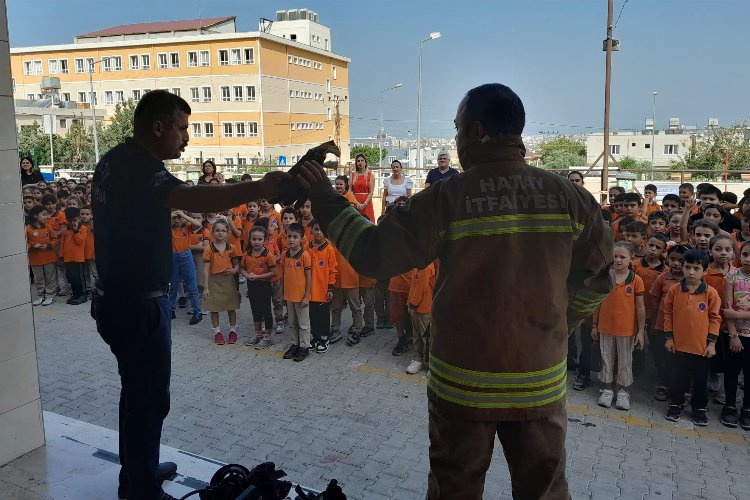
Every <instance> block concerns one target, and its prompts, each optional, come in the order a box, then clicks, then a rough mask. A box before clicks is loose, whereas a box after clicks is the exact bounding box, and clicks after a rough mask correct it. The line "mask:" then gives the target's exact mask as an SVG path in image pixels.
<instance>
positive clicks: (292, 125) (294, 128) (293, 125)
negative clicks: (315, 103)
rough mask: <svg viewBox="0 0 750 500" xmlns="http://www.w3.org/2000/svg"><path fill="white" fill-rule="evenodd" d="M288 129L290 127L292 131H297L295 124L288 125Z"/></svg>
mask: <svg viewBox="0 0 750 500" xmlns="http://www.w3.org/2000/svg"><path fill="white" fill-rule="evenodd" d="M289 127H290V128H291V129H292V130H297V124H296V123H290V124H289Z"/></svg>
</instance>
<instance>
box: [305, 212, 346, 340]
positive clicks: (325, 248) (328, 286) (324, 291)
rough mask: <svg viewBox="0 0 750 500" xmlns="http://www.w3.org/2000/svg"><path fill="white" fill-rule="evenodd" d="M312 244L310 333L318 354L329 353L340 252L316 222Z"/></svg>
mask: <svg viewBox="0 0 750 500" xmlns="http://www.w3.org/2000/svg"><path fill="white" fill-rule="evenodd" d="M308 227H310V236H311V237H312V241H311V242H310V243H309V244H308V246H307V253H309V254H310V262H311V263H312V269H311V273H310V275H311V279H312V286H311V287H310V333H311V334H312V339H313V340H312V346H313V347H314V348H315V351H316V352H318V353H320V354H323V353H325V352H328V333H329V331H330V321H331V301H332V300H333V285H335V284H336V274H337V273H338V270H337V263H336V251H335V250H334V249H333V246H332V245H331V244H330V243H329V242H328V241H327V240H326V239H325V236H323V232H322V231H321V230H320V225H319V224H318V223H317V222H316V221H315V219H313V220H312V221H310V223H309V224H308Z"/></svg>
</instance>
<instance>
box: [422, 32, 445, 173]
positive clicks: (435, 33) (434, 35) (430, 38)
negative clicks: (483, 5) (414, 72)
mask: <svg viewBox="0 0 750 500" xmlns="http://www.w3.org/2000/svg"><path fill="white" fill-rule="evenodd" d="M441 36H442V35H441V34H440V32H439V31H435V32H433V33H430V36H429V37H427V38H426V39H424V40H420V41H419V89H418V91H417V168H419V169H421V168H422V45H424V43H425V42H429V41H430V40H436V39H438V38H440V37H441ZM418 172H419V171H418Z"/></svg>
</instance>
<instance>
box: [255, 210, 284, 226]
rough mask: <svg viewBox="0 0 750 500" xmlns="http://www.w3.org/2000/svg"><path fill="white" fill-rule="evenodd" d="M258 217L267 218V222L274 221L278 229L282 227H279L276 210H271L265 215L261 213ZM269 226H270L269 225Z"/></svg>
mask: <svg viewBox="0 0 750 500" xmlns="http://www.w3.org/2000/svg"><path fill="white" fill-rule="evenodd" d="M260 216H261V217H268V220H269V222H270V221H271V219H275V220H276V225H277V227H278V228H279V229H281V227H282V226H281V214H280V213H279V212H277V211H276V210H271V211H270V212H269V213H267V214H264V213H263V212H261V213H260ZM269 226H270V224H269Z"/></svg>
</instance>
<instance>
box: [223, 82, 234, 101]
mask: <svg viewBox="0 0 750 500" xmlns="http://www.w3.org/2000/svg"><path fill="white" fill-rule="evenodd" d="M231 100H232V89H231V87H229V85H224V86H222V87H221V102H229V101H231Z"/></svg>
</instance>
